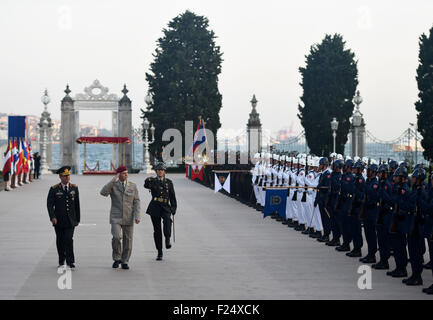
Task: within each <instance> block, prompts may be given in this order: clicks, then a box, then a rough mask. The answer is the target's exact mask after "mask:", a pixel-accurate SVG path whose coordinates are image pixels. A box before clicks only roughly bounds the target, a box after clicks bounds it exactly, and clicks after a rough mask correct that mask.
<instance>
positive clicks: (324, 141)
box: [298, 34, 358, 156]
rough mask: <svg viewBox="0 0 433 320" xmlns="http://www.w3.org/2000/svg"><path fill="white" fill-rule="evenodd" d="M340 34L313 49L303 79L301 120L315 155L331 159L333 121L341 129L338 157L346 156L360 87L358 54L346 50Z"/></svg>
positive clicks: (327, 37)
mask: <svg viewBox="0 0 433 320" xmlns="http://www.w3.org/2000/svg"><path fill="white" fill-rule="evenodd" d="M345 44H346V43H345V42H344V41H343V37H342V36H341V35H339V34H335V35H333V36H331V35H326V36H325V38H324V39H323V41H322V42H321V43H320V44H315V45H313V46H311V48H310V53H309V55H308V56H305V58H306V66H305V67H301V68H299V71H300V73H301V75H302V82H301V86H302V88H303V95H302V97H301V101H302V105H301V104H299V106H298V109H299V113H298V117H299V119H300V120H301V124H302V126H303V127H304V130H305V136H306V140H307V143H308V146H309V148H310V150H311V153H313V154H316V155H324V156H328V155H329V153H331V152H332V149H333V138H332V130H331V121H332V118H333V117H335V118H337V120H338V122H339V125H338V131H337V138H336V151H337V153H341V154H343V153H344V145H345V144H346V142H347V135H348V133H349V129H350V121H349V118H350V117H351V115H352V113H353V109H354V104H353V102H352V100H353V97H354V95H355V90H356V87H357V86H358V68H357V61H355V60H354V57H355V54H354V53H353V52H351V51H350V49H346V48H345Z"/></svg>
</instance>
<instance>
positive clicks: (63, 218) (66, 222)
mask: <svg viewBox="0 0 433 320" xmlns="http://www.w3.org/2000/svg"><path fill="white" fill-rule="evenodd" d="M68 168H70V167H62V168H61V169H60V170H59V171H58V173H59V174H60V175H69V174H70V173H69V169H68ZM47 209H48V215H49V217H50V220H51V221H52V220H53V219H56V220H57V223H56V224H55V225H54V224H53V226H54V230H55V232H56V245H57V252H58V255H59V265H63V264H64V263H65V260H66V263H67V265H69V266H72V265H73V264H74V263H75V257H74V249H73V236H74V228H75V227H76V226H77V225H78V224H79V222H80V197H79V192H78V186H77V185H76V184H72V183H68V184H67V185H62V184H61V183H59V184H55V185H54V186H52V187H51V188H50V190H49V192H48V197H47Z"/></svg>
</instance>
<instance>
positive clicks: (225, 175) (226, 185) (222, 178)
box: [215, 171, 230, 193]
mask: <svg viewBox="0 0 433 320" xmlns="http://www.w3.org/2000/svg"><path fill="white" fill-rule="evenodd" d="M221 189H224V190H225V191H227V192H228V193H230V172H228V171H227V172H215V192H218V191H219V190H221Z"/></svg>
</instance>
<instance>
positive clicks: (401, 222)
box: [386, 166, 415, 278]
mask: <svg viewBox="0 0 433 320" xmlns="http://www.w3.org/2000/svg"><path fill="white" fill-rule="evenodd" d="M394 176H395V182H396V188H397V194H396V197H397V201H396V202H397V203H396V204H397V208H396V210H395V212H394V216H393V218H392V222H391V227H390V233H391V244H392V248H393V250H394V259H395V264H396V268H395V269H394V270H393V271H389V272H387V273H386V274H387V275H388V276H391V277H393V278H404V277H407V270H406V267H407V263H408V257H407V251H406V246H407V233H408V229H409V227H408V218H409V215H410V214H412V213H413V212H414V211H415V199H413V197H411V195H410V188H409V185H408V184H407V183H406V181H407V178H408V174H407V168H406V167H404V166H401V167H399V168H397V170H396V171H395V173H394Z"/></svg>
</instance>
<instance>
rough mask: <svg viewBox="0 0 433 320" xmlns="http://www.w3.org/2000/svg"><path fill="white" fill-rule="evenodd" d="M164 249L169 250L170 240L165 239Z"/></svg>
mask: <svg viewBox="0 0 433 320" xmlns="http://www.w3.org/2000/svg"><path fill="white" fill-rule="evenodd" d="M165 247H166V248H167V249H170V248H171V243H170V239H165Z"/></svg>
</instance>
